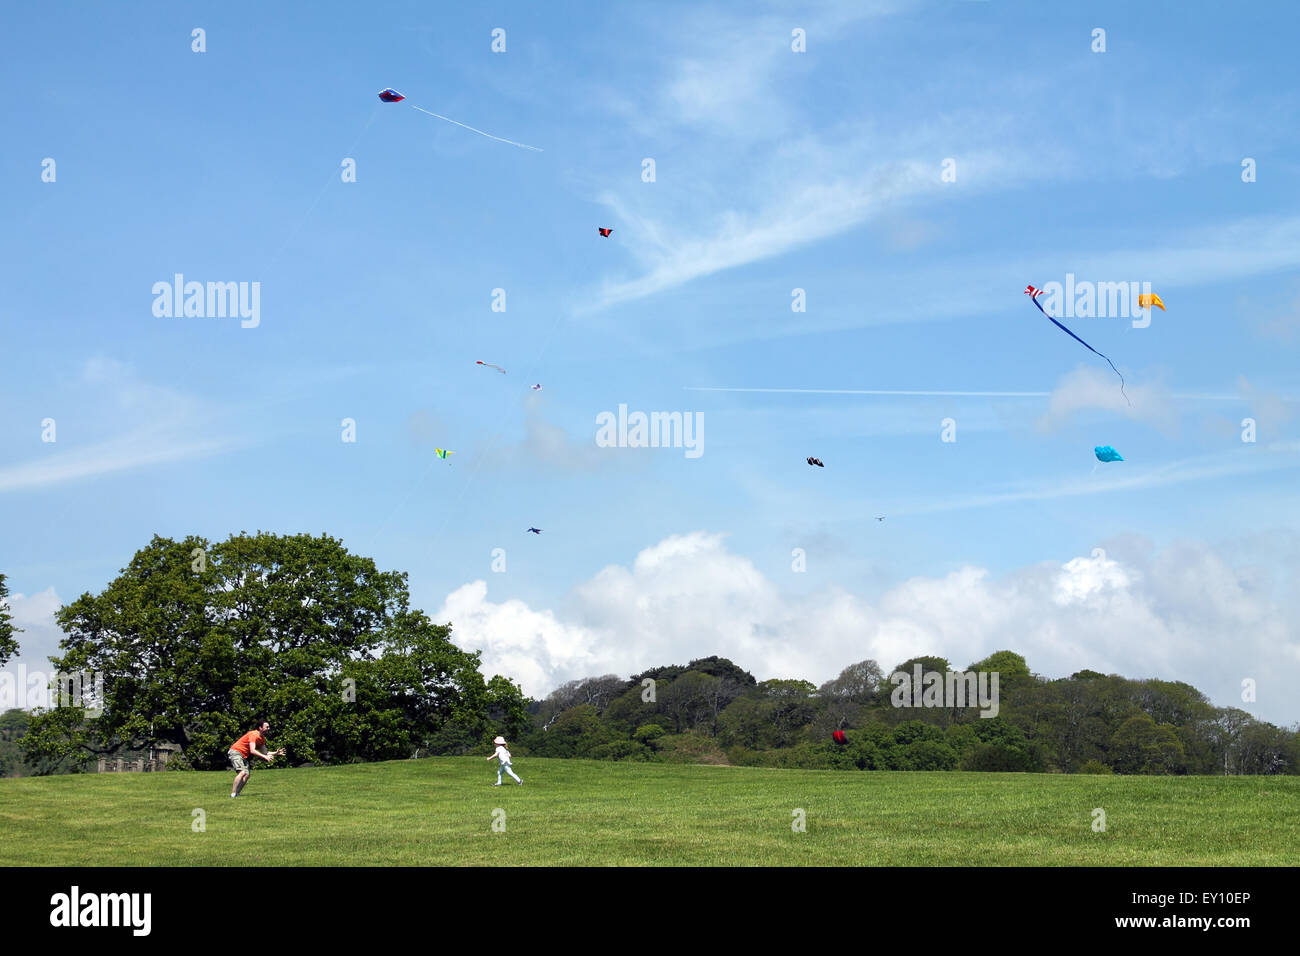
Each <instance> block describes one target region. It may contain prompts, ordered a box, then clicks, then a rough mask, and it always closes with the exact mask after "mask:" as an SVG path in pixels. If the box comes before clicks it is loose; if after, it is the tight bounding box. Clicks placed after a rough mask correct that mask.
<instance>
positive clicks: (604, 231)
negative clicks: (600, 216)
mask: <svg viewBox="0 0 1300 956" xmlns="http://www.w3.org/2000/svg"><path fill="white" fill-rule="evenodd" d="M596 231H597V232H598V233H600V234H601V235H602V236H604V237H605V238H606V239H608V238H609V234H610V233H611V232H613V231H614V227H613V226H611V227H610V228H608V229H605V228H603V227H601V226H597V227H596Z"/></svg>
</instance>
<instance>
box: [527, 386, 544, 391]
mask: <svg viewBox="0 0 1300 956" xmlns="http://www.w3.org/2000/svg"><path fill="white" fill-rule="evenodd" d="M528 387H529V388H531V389H532V390H533V391H534V392H540V391H541V390H542V386H540V385H530V386H528Z"/></svg>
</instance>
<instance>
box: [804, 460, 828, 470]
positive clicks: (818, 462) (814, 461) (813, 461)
mask: <svg viewBox="0 0 1300 956" xmlns="http://www.w3.org/2000/svg"><path fill="white" fill-rule="evenodd" d="M808 464H810V465H816V466H817V467H818V468H825V467H826V466H825V465H824V464H822V460H821V459H820V458H809V459H808Z"/></svg>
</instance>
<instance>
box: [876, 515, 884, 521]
mask: <svg viewBox="0 0 1300 956" xmlns="http://www.w3.org/2000/svg"><path fill="white" fill-rule="evenodd" d="M876 520H877V521H884V520H885V516H884V515H876Z"/></svg>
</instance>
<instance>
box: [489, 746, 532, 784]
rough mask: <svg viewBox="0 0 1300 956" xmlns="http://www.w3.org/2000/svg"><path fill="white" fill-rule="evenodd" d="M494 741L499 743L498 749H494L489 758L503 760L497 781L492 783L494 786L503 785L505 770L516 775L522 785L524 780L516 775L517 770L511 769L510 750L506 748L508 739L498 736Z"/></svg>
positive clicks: (498, 768) (513, 775)
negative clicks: (502, 772)
mask: <svg viewBox="0 0 1300 956" xmlns="http://www.w3.org/2000/svg"><path fill="white" fill-rule="evenodd" d="M492 742H493V743H494V744H496V745H497V749H496V750H494V751H493V752H492V756H491V757H488V758H487V759H488V760H492V759H497V760H500V761H501V765H500V766H499V767H497V782H496V783H494V784H492V786H494V787H499V786H501V771H503V770H504V771H505V772H506V773H508V774H510V776H512V777H514V780H515V783H517V784H519V786H521V787H522V786H523V785H524V782H523V781H522V780H520V779H519V778H518V777H515V772H514V771H513V770H512V769H510V751H509V750H506V739H505V738H504V737H497V738H495V739H494V740H493V741H492Z"/></svg>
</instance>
